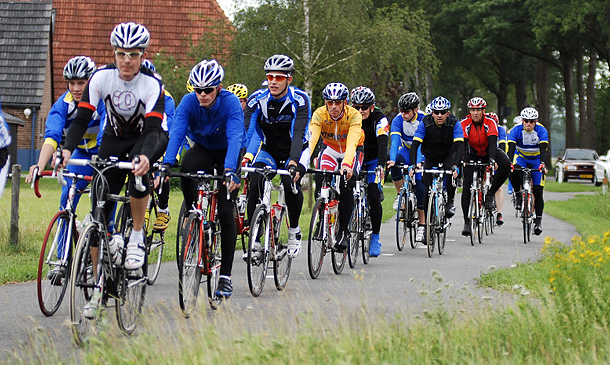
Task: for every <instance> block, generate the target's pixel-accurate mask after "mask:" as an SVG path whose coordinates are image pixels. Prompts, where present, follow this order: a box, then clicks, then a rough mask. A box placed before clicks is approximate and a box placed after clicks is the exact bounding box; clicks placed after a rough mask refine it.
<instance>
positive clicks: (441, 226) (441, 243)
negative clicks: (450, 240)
mask: <svg viewBox="0 0 610 365" xmlns="http://www.w3.org/2000/svg"><path fill="white" fill-rule="evenodd" d="M446 220H447V218H446V217H445V198H444V197H443V196H442V195H440V196H439V204H438V216H437V222H438V232H437V234H436V242H437V245H438V254H439V255H442V254H443V253H444V252H445V242H446V240H447V227H446V224H445V223H446Z"/></svg>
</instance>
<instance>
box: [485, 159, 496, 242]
mask: <svg viewBox="0 0 610 365" xmlns="http://www.w3.org/2000/svg"><path fill="white" fill-rule="evenodd" d="M493 176H494V166H493V165H491V166H489V168H487V169H485V172H484V175H483V196H484V197H485V196H487V193H488V192H489V190H491V182H492V181H493ZM494 199H495V197H494ZM497 215H498V210H497V209H496V208H495V207H494V208H492V209H489V208H487V207H485V235H487V236H489V235H490V234H493V233H494V230H495V227H496V217H497Z"/></svg>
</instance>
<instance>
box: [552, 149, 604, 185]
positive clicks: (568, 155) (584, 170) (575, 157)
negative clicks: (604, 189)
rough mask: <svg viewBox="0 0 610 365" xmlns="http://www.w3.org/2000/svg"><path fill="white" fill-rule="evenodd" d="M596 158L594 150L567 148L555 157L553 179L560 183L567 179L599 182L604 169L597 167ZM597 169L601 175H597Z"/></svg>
mask: <svg viewBox="0 0 610 365" xmlns="http://www.w3.org/2000/svg"><path fill="white" fill-rule="evenodd" d="M598 160H599V156H598V155H597V152H595V150H589V149H583V148H568V149H566V150H565V151H564V152H563V154H562V155H561V156H559V158H557V164H556V165H555V179H556V180H557V182H558V183H560V184H561V183H562V182H564V181H568V179H584V180H591V182H592V183H594V184H596V185H598V184H601V181H602V180H603V178H604V175H603V173H604V171H602V168H601V167H598V163H597V162H598ZM598 170H599V171H600V172H601V175H598ZM600 176H601V178H600Z"/></svg>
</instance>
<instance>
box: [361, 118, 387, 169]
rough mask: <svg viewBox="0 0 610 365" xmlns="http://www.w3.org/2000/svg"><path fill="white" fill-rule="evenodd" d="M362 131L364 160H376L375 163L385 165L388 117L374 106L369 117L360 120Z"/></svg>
mask: <svg viewBox="0 0 610 365" xmlns="http://www.w3.org/2000/svg"><path fill="white" fill-rule="evenodd" d="M362 130H363V131H364V161H372V160H375V159H376V160H377V165H381V166H384V167H385V163H386V160H387V158H388V130H389V125H388V118H386V117H385V115H384V114H383V112H382V111H381V109H379V108H378V107H375V108H374V109H373V111H372V112H371V113H370V114H369V117H368V118H366V119H364V120H362Z"/></svg>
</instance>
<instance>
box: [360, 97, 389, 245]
mask: <svg viewBox="0 0 610 365" xmlns="http://www.w3.org/2000/svg"><path fill="white" fill-rule="evenodd" d="M351 102H352V106H353V107H354V109H356V110H358V111H359V112H360V114H362V130H363V131H364V158H363V160H364V162H363V163H362V168H363V169H364V171H370V170H375V171H377V172H378V173H379V175H380V176H379V178H380V184H381V186H379V185H377V184H375V175H372V174H369V175H368V176H367V179H368V180H367V182H368V184H369V185H368V191H367V195H368V203H369V206H370V212H371V224H372V226H373V234H372V235H371V246H370V248H369V255H370V256H371V257H377V256H379V254H380V253H381V242H379V230H380V229H381V219H382V215H383V209H382V207H381V200H382V192H383V190H382V189H383V180H384V178H385V165H386V160H387V156H388V131H389V126H388V119H387V118H386V116H385V115H384V114H383V111H381V109H380V108H379V107H377V106H375V94H374V93H373V91H372V90H371V89H369V88H368V87H364V86H359V87H357V88H355V89H353V90H352V93H351Z"/></svg>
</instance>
